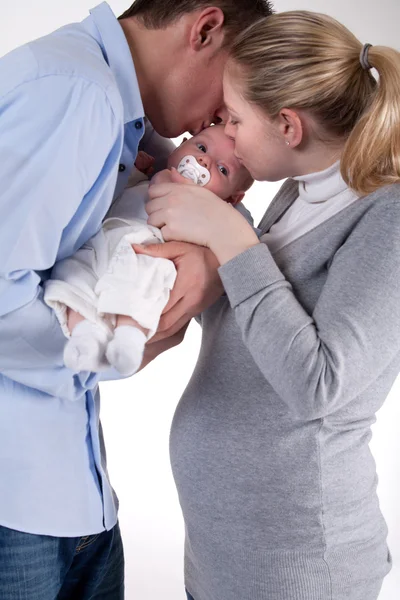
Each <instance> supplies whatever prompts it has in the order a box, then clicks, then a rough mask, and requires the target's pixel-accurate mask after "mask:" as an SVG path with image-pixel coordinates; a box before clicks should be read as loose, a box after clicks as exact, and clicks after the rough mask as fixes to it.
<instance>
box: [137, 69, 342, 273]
mask: <svg viewBox="0 0 400 600" xmlns="http://www.w3.org/2000/svg"><path fill="white" fill-rule="evenodd" d="M240 86H241V81H240V77H238V78H235V77H234V75H233V73H232V69H228V71H227V74H226V75H225V78H224V94H225V102H226V105H227V107H228V111H229V116H230V118H229V121H228V123H227V125H226V127H225V132H226V134H227V136H229V137H230V138H231V140H232V141H233V142H234V144H235V150H234V154H235V156H236V157H237V159H238V160H239V162H241V164H243V165H244V166H246V167H247V169H248V170H249V171H250V173H251V175H252V176H253V177H254V178H255V179H257V180H260V181H277V180H279V179H283V178H285V177H292V176H296V175H305V174H307V173H313V172H316V171H321V170H324V169H326V168H327V167H329V166H330V165H332V164H333V163H334V162H335V161H336V160H337V159H338V158H339V156H340V151H341V149H342V147H343V145H344V140H343V141H337V140H336V143H335V144H333V143H332V144H329V145H327V144H322V143H321V142H320V141H319V139H320V138H319V137H318V136H316V135H315V134H314V132H315V131H316V130H317V128H318V125H317V123H316V122H315V121H314V120H313V118H312V116H311V115H309V114H307V113H306V112H303V111H294V110H292V109H288V108H283V109H281V111H280V112H279V115H277V117H276V118H274V119H271V118H269V117H268V116H267V115H265V114H263V113H262V112H261V111H260V109H259V108H258V107H255V106H254V105H252V104H250V103H249V102H247V101H246V100H245V99H244V95H243V93H241V87H240ZM175 181H176V179H175ZM149 194H150V197H151V201H150V202H149V203H148V204H147V206H146V210H147V212H148V214H149V220H148V222H149V223H150V224H151V225H154V226H155V227H159V228H160V229H161V231H162V233H163V236H164V239H166V240H169V239H176V240H181V241H185V242H191V243H193V244H200V245H203V246H206V247H208V248H210V249H211V250H212V252H213V253H214V254H215V256H216V258H217V260H218V263H219V264H220V265H222V264H224V263H226V262H228V261H229V260H231V259H232V258H234V257H235V256H237V255H238V254H241V253H242V252H244V251H245V250H247V249H249V248H251V247H252V246H254V245H256V244H258V243H259V241H258V239H257V236H256V235H255V233H254V232H253V230H252V228H251V227H250V225H249V224H248V223H247V221H246V220H245V219H244V218H243V217H242V215H241V214H240V213H238V211H232V210H230V209H231V207H230V206H229V205H227V204H226V203H224V202H222V201H221V200H220V199H219V198H217V197H216V196H215V195H214V194H212V193H211V192H210V191H209V190H206V189H201V188H198V187H197V186H196V187H193V186H192V187H190V188H189V187H187V186H184V185H183V184H182V183H181V184H180V185H174V184H167V183H164V184H162V185H155V186H153V187H151V189H150V191H149Z"/></svg>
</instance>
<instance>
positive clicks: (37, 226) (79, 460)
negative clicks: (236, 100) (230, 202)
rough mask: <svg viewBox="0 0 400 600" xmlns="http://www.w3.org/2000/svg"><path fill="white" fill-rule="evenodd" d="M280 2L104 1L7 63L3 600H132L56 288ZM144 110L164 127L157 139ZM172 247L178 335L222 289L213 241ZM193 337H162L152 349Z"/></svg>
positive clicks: (87, 378) (0, 245)
mask: <svg viewBox="0 0 400 600" xmlns="http://www.w3.org/2000/svg"><path fill="white" fill-rule="evenodd" d="M269 12H270V8H269V6H268V2H264V1H262V0H255V1H254V2H251V1H249V0H215V1H214V2H212V1H211V2H210V1H207V0H198V1H194V0H166V1H164V2H163V1H162V0H137V2H136V3H135V4H134V5H133V6H132V7H131V8H130V9H129V10H128V11H127V12H126V13H125V14H124V15H123V16H122V17H121V19H120V21H119V22H118V21H117V20H116V19H115V17H114V15H113V14H112V12H111V10H110V8H109V7H108V5H107V4H106V3H103V4H101V5H100V6H98V7H96V8H95V9H93V10H92V11H91V15H90V16H89V17H88V18H87V19H85V20H84V21H83V22H82V23H80V24H74V25H69V26H66V27H64V28H62V29H60V30H58V31H56V32H55V33H53V34H51V35H49V36H46V37H44V38H42V39H39V40H36V41H35V42H32V43H30V44H28V45H25V46H23V47H21V48H18V49H16V50H15V51H13V52H11V53H10V54H9V55H7V56H5V57H3V58H2V59H0V164H1V169H0V190H1V191H0V207H1V219H0V598H1V599H2V600H16V599H17V598H18V600H55V598H58V599H61V600H67V599H71V600H80V599H82V600H85V599H88V598H91V599H96V598H98V599H100V598H101V599H102V600H118V599H121V598H123V552H122V543H121V539H120V535H119V529H118V525H117V501H116V498H115V495H114V493H113V490H112V488H111V486H110V483H109V481H108V476H107V470H106V463H105V453H104V448H103V441H102V436H101V427H100V423H99V394H98V388H97V384H98V382H99V376H98V375H96V374H93V373H83V372H82V373H75V374H74V373H72V372H71V371H69V370H68V369H66V368H65V367H64V365H63V359H62V355H63V347H64V343H65V338H64V336H63V333H62V331H61V329H60V327H59V325H58V321H57V319H56V318H55V316H54V314H53V313H52V312H51V311H50V310H49V309H48V308H47V307H46V305H45V304H44V303H43V290H42V283H43V281H44V280H45V279H46V278H47V277H48V275H49V271H50V269H51V268H52V266H53V265H54V263H55V262H56V261H58V260H60V259H62V258H64V257H66V256H69V255H70V254H72V253H73V252H75V251H76V250H77V249H78V248H79V247H80V246H82V245H83V244H84V243H85V242H86V241H87V240H88V239H89V238H90V237H91V236H92V235H94V234H95V233H96V232H97V231H98V229H99V227H100V224H101V221H102V219H103V217H104V216H105V214H106V212H107V210H108V208H109V206H110V204H111V202H112V199H113V198H114V197H115V196H116V195H117V194H119V193H120V191H121V190H122V188H123V187H124V186H125V184H126V181H127V178H128V175H129V172H130V170H131V168H132V166H133V164H134V161H135V158H136V155H137V151H138V148H139V144H140V143H141V142H144V144H143V147H144V148H145V149H147V151H149V152H153V151H154V149H155V148H160V147H161V150H160V152H159V159H160V164H161V163H162V157H163V153H164V155H165V154H166V152H168V151H169V148H167V146H165V147H164V150H162V143H161V142H160V140H161V138H160V137H159V135H162V136H171V137H172V136H177V135H179V134H181V133H183V132H184V131H186V130H189V131H192V132H197V131H199V130H200V129H201V128H203V127H205V126H207V125H209V124H210V123H211V122H213V121H215V120H220V119H221V118H223V116H224V109H223V98H222V71H223V68H224V64H225V62H226V59H227V56H228V53H229V44H230V41H231V40H232V39H233V37H234V36H235V34H236V33H237V32H238V31H240V30H241V29H243V27H245V26H246V25H249V24H251V23H252V22H253V21H255V20H256V19H258V18H259V17H261V16H263V15H267V14H269ZM145 117H147V119H148V121H149V122H150V123H151V124H152V125H153V127H154V129H155V132H154V131H153V130H152V128H151V127H150V125H149V129H148V131H147V132H146V134H145V135H144V126H145ZM146 122H147V121H146ZM166 246H167V245H166ZM168 252H169V255H170V257H171V258H173V259H174V260H175V263H176V265H177V268H178V281H177V284H176V291H174V294H175V295H173V296H172V298H171V303H170V307H171V310H170V311H168V312H169V314H168V313H167V314H166V315H165V316H166V318H168V322H167V321H165V322H164V326H163V328H164V330H165V331H164V333H163V334H162V335H163V336H164V337H165V336H168V335H170V334H172V333H176V332H177V331H178V330H179V329H181V328H182V327H183V326H184V325H185V324H186V323H187V321H188V319H189V318H190V316H191V315H192V314H195V313H196V312H199V311H200V310H201V308H203V307H204V306H205V305H207V303H209V302H211V301H213V300H214V298H215V293H217V292H216V291H215V290H217V291H218V293H219V287H218V284H217V283H216V282H217V278H216V277H215V269H214V270H213V269H212V268H211V266H210V265H212V264H213V259H212V257H211V255H210V253H209V252H208V251H206V250H202V249H197V248H195V247H191V246H190V245H184V244H177V245H173V244H172V245H169V250H168ZM194 273H197V274H199V273H202V274H201V275H200V276H199V275H197V276H196V275H194ZM209 273H210V274H211V275H209ZM199 284H200V286H201V287H203V288H206V289H207V294H204V295H202V296H201V297H199V296H195V295H193V292H191V290H193V289H194V287H195V286H198V285H199ZM180 298H184V300H182V301H179V302H178V300H179V299H180ZM179 336H180V337H179ZM161 337H162V336H161ZM181 337H182V334H180V333H179V332H178V333H177V334H176V335H175V336H171V337H169V339H164V340H161V341H156V342H155V343H154V344H153V350H152V351H151V354H152V356H153V355H155V354H158V353H159V352H160V351H161V350H164V349H165V348H167V347H171V346H172V345H174V344H175V343H177V341H178V338H179V339H180V338H181ZM159 339H160V338H159ZM152 356H150V355H149V356H147V360H149V359H150V358H151V357H152ZM107 377H108V378H112V377H113V374H112V373H107V374H106V378H107Z"/></svg>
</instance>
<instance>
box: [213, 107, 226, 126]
mask: <svg viewBox="0 0 400 600" xmlns="http://www.w3.org/2000/svg"><path fill="white" fill-rule="evenodd" d="M228 119H229V113H228V110H227V109H226V108H225V106H221V108H219V109H218V110H217V111H216V112H215V113H214V118H213V123H216V124H217V123H224V124H225V123H227V122H228Z"/></svg>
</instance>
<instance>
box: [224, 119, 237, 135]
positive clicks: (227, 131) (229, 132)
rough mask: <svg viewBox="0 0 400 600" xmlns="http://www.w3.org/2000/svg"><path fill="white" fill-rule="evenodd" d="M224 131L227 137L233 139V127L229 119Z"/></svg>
mask: <svg viewBox="0 0 400 600" xmlns="http://www.w3.org/2000/svg"><path fill="white" fill-rule="evenodd" d="M224 132H225V135H226V136H227V137H228V138H229V139H231V140H235V128H234V127H233V125H231V123H230V121H228V122H227V123H226V125H225V129H224Z"/></svg>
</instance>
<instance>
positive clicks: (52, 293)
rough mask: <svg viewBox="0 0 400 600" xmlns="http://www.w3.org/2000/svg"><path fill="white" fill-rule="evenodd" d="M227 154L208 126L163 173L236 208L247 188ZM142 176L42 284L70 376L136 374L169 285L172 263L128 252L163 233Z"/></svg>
mask: <svg viewBox="0 0 400 600" xmlns="http://www.w3.org/2000/svg"><path fill="white" fill-rule="evenodd" d="M233 150H234V143H233V141H232V140H231V139H229V138H228V137H227V136H226V135H225V133H224V126H223V125H214V126H212V127H209V128H207V129H205V130H204V131H202V132H201V133H199V134H198V135H196V136H194V137H192V138H190V139H189V140H184V141H183V142H182V144H181V145H180V146H179V147H178V148H176V150H174V151H173V152H172V154H171V155H170V156H169V158H168V168H169V169H170V168H171V167H175V168H176V169H177V170H178V172H179V173H181V174H182V175H183V176H184V177H186V178H188V179H190V180H192V181H193V184H194V185H202V186H204V187H206V188H207V189H209V190H211V191H212V192H214V193H215V194H217V195H218V196H219V197H220V198H222V199H223V200H225V201H226V202H229V203H231V204H232V205H234V206H235V205H236V204H238V202H240V201H241V200H242V198H243V196H244V193H245V191H246V190H247V189H249V187H250V186H251V185H252V183H253V180H252V179H251V177H250V174H249V173H248V171H247V170H246V169H245V167H243V166H242V165H241V164H240V163H239V161H238V160H237V159H236V158H235V156H234V153H233ZM148 160H150V162H151V159H150V157H146V155H143V154H141V155H139V157H138V160H137V162H136V166H137V167H139V168H141V169H142V170H143V171H144V173H146V172H147V173H149V172H151V167H150V164H149V163H148ZM140 165H141V166H140ZM144 173H142V172H141V171H139V170H138V169H137V168H135V169H134V170H133V172H132V174H131V176H130V180H129V183H128V187H127V188H126V189H125V190H124V191H123V193H122V194H121V195H120V196H119V197H118V198H116V200H115V201H114V202H113V204H112V205H111V208H110V210H109V212H108V213H107V215H106V218H105V220H104V221H103V226H102V229H101V230H100V231H99V233H97V234H96V235H95V236H94V237H93V238H91V239H90V240H89V241H88V242H87V243H86V244H85V245H84V246H83V247H82V248H81V249H80V250H78V252H76V254H74V255H73V256H71V257H69V258H66V259H65V260H63V261H60V262H59V263H57V264H56V265H55V266H54V268H53V271H52V278H51V279H50V280H49V281H47V282H46V284H45V294H44V300H45V302H46V303H47V304H48V305H49V306H51V307H52V308H53V309H54V310H55V313H56V315H57V318H58V320H59V322H60V325H61V327H62V330H63V332H64V334H65V336H66V337H67V338H68V341H67V343H66V346H65V350H64V362H65V365H66V366H67V367H69V368H70V369H72V370H73V371H75V372H79V371H101V370H104V369H106V368H109V367H110V366H113V367H114V368H115V369H116V370H117V371H118V372H120V373H121V374H122V375H132V374H133V373H135V372H136V371H137V370H138V368H139V367H140V364H141V362H142V357H143V351H144V346H145V344H146V342H147V340H148V339H150V338H151V337H152V336H153V335H154V333H155V332H156V330H157V326H158V322H159V320H160V316H161V313H162V311H163V309H164V308H165V306H166V304H167V302H168V299H169V293H170V290H171V289H172V287H173V285H174V282H175V278H176V270H175V266H174V264H173V262H172V261H169V260H167V259H164V258H155V257H151V256H145V255H141V254H136V253H135V252H134V250H133V248H132V244H154V243H163V238H162V235H161V231H160V230H159V229H157V228H155V227H152V226H150V225H148V224H147V213H146V210H145V204H146V201H147V198H148V194H147V191H148V187H149V185H150V182H149V179H148V177H147V176H146V175H145V174H144ZM168 173H169V171H168V170H166V171H162V172H160V173H158V174H157V175H155V176H154V178H153V181H162V180H165V178H168Z"/></svg>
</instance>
